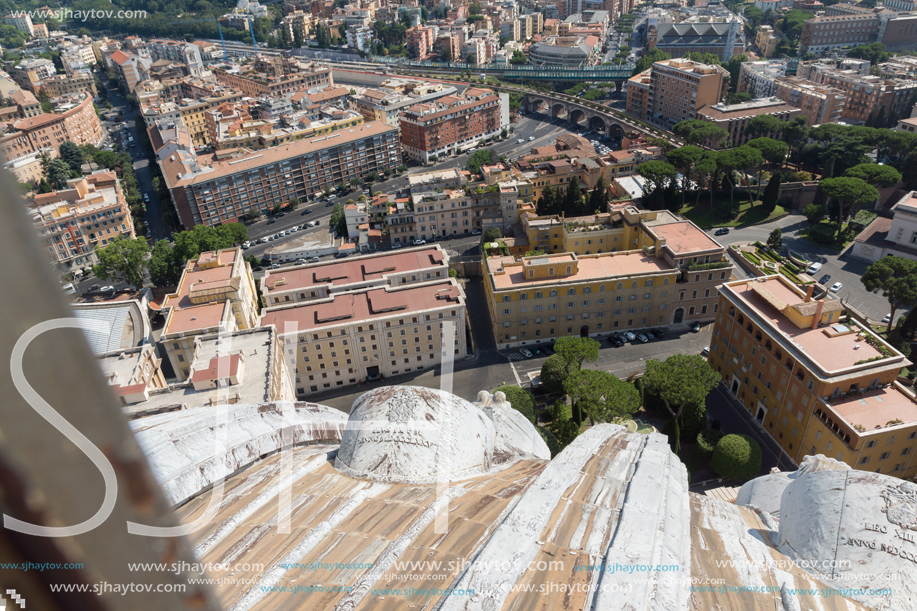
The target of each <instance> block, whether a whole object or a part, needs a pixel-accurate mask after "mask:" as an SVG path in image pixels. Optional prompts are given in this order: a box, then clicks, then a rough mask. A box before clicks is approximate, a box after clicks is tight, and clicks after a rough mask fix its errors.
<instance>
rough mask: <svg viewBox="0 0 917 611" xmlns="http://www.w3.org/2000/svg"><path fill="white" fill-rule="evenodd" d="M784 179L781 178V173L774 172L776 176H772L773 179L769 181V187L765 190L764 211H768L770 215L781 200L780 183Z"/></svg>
mask: <svg viewBox="0 0 917 611" xmlns="http://www.w3.org/2000/svg"><path fill="white" fill-rule="evenodd" d="M782 180H783V179H782V178H781V176H780V172H774V175H773V176H771V179H770V180H769V181H767V187H766V188H765V189H764V199H763V200H762V204H763V205H764V209H765V210H767V213H768V214H770V213H771V212H773V211H774V209H775V208H776V207H777V202H778V201H779V200H780V183H781V181H782Z"/></svg>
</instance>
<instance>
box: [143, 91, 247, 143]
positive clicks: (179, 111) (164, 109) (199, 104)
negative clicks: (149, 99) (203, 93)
mask: <svg viewBox="0 0 917 611" xmlns="http://www.w3.org/2000/svg"><path fill="white" fill-rule="evenodd" d="M242 97H243V96H242V93H241V92H232V93H224V94H223V95H218V96H212V97H209V96H208V97H202V98H199V99H182V100H181V101H180V102H178V103H176V102H171V101H167V102H154V103H151V104H143V105H141V107H140V112H141V114H142V115H143V122H144V123H145V124H146V125H147V127H152V126H154V125H167V124H170V123H180V124H181V125H183V126H184V127H185V128H187V130H188V133H189V134H190V135H191V140H192V142H194V144H195V145H197V146H207V145H209V144H211V143H212V142H211V138H210V137H211V132H210V129H209V124H208V121H207V112H208V111H210V110H213V109H215V108H219V107H221V106H223V105H224V104H233V103H236V102H239V101H240V100H241V99H242Z"/></svg>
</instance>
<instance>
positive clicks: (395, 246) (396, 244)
mask: <svg viewBox="0 0 917 611" xmlns="http://www.w3.org/2000/svg"><path fill="white" fill-rule="evenodd" d="M403 247H404V244H402V243H401V242H395V243H394V244H392V248H403Z"/></svg>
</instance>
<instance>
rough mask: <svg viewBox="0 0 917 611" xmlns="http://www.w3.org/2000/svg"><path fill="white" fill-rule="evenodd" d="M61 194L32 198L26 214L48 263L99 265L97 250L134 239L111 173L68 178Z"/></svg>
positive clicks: (132, 229) (66, 266) (71, 266)
mask: <svg viewBox="0 0 917 611" xmlns="http://www.w3.org/2000/svg"><path fill="white" fill-rule="evenodd" d="M67 184H68V187H69V188H67V189H65V190H63V191H53V192H51V193H41V194H37V195H36V196H35V200H34V202H33V203H32V204H31V205H30V209H29V213H30V214H31V215H32V222H33V223H34V224H35V227H36V229H38V234H39V236H40V237H41V239H42V240H43V241H44V244H45V248H46V249H47V251H48V254H49V256H50V257H51V260H52V261H53V262H54V263H57V264H58V265H60V266H61V267H62V268H68V269H69V268H82V267H89V266H91V265H95V264H96V263H98V257H97V256H96V254H95V249H96V248H97V247H103V246H105V245H107V244H108V243H109V242H112V241H113V240H117V239H120V238H133V237H134V222H133V221H132V220H131V212H130V208H129V207H128V205H127V200H126V199H125V197H124V192H123V191H122V190H121V183H120V181H119V180H118V177H117V176H116V175H115V173H114V172H109V171H101V170H100V171H97V172H94V173H92V174H90V175H88V176H84V177H82V178H71V179H70V180H68V181H67Z"/></svg>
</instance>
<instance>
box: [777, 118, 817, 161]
mask: <svg viewBox="0 0 917 611" xmlns="http://www.w3.org/2000/svg"><path fill="white" fill-rule="evenodd" d="M810 131H811V128H810V127H809V118H808V117H807V116H806V115H797V116H796V117H794V118H793V120H792V121H790V122H788V123H784V125H783V129H782V130H781V132H780V135H781V136H782V137H783V140H784V141H785V142H786V143H787V144H788V145H789V147H790V149H792V150H793V151H795V152H796V163H799V158H800V156H801V154H802V148H803V147H804V146H805V145H806V142H808V140H809V132H810Z"/></svg>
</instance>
